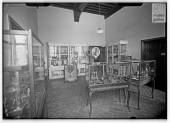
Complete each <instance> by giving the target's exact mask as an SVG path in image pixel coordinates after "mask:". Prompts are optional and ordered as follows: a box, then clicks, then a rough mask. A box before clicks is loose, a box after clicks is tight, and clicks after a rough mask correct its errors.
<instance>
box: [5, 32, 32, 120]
mask: <svg viewBox="0 0 170 123" xmlns="http://www.w3.org/2000/svg"><path fill="white" fill-rule="evenodd" d="M28 35H29V34H28V33H27V32H25V31H22V32H20V33H19V32H10V31H9V32H4V37H3V47H4V50H3V51H4V52H3V56H4V61H3V67H4V68H3V75H4V76H3V78H4V79H3V110H4V117H5V118H31V117H32V113H33V112H32V111H33V110H32V107H34V105H33V104H32V102H33V100H32V99H33V96H34V95H32V93H31V92H32V91H34V90H33V89H32V86H31V83H32V79H31V77H32V76H31V74H30V66H29V65H30V64H29V55H28V53H29V51H28V43H29V40H28Z"/></svg>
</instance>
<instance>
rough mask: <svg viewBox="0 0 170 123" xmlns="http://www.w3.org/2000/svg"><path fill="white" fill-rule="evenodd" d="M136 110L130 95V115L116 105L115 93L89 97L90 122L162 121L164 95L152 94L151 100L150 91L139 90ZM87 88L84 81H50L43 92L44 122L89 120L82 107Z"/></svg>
mask: <svg viewBox="0 0 170 123" xmlns="http://www.w3.org/2000/svg"><path fill="white" fill-rule="evenodd" d="M141 95H142V96H141V100H140V106H141V109H140V110H137V95H136V93H133V94H131V100H130V111H129V110H128V109H127V107H126V104H125V103H124V102H123V100H122V101H121V102H119V98H118V91H116V90H115V91H106V92H100V93H96V94H94V95H93V97H92V106H93V110H92V116H91V118H165V117H166V100H165V99H166V97H165V93H164V92H161V91H158V90H155V98H154V99H152V98H150V97H149V96H150V95H151V88H149V87H143V89H142V92H141ZM86 99H87V84H86V81H85V78H84V77H79V78H78V80H77V81H76V82H64V79H60V80H50V81H49V82H48V90H47V109H48V118H89V111H90V110H89V106H86Z"/></svg>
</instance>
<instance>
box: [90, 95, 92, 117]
mask: <svg viewBox="0 0 170 123" xmlns="http://www.w3.org/2000/svg"><path fill="white" fill-rule="evenodd" d="M91 97H92V92H90V93H89V103H90V112H89V118H91V114H92V103H91Z"/></svg>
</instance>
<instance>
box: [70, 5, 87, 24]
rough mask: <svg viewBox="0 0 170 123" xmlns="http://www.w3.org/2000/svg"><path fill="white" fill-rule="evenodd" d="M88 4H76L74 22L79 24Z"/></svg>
mask: <svg viewBox="0 0 170 123" xmlns="http://www.w3.org/2000/svg"><path fill="white" fill-rule="evenodd" d="M86 6H87V3H75V4H74V9H73V13H74V22H79V19H80V15H81V13H82V12H83V10H84V9H85V8H86Z"/></svg>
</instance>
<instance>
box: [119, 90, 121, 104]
mask: <svg viewBox="0 0 170 123" xmlns="http://www.w3.org/2000/svg"><path fill="white" fill-rule="evenodd" d="M120 94H121V90H120V89H119V102H121V97H120V96H121V95H120Z"/></svg>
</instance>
